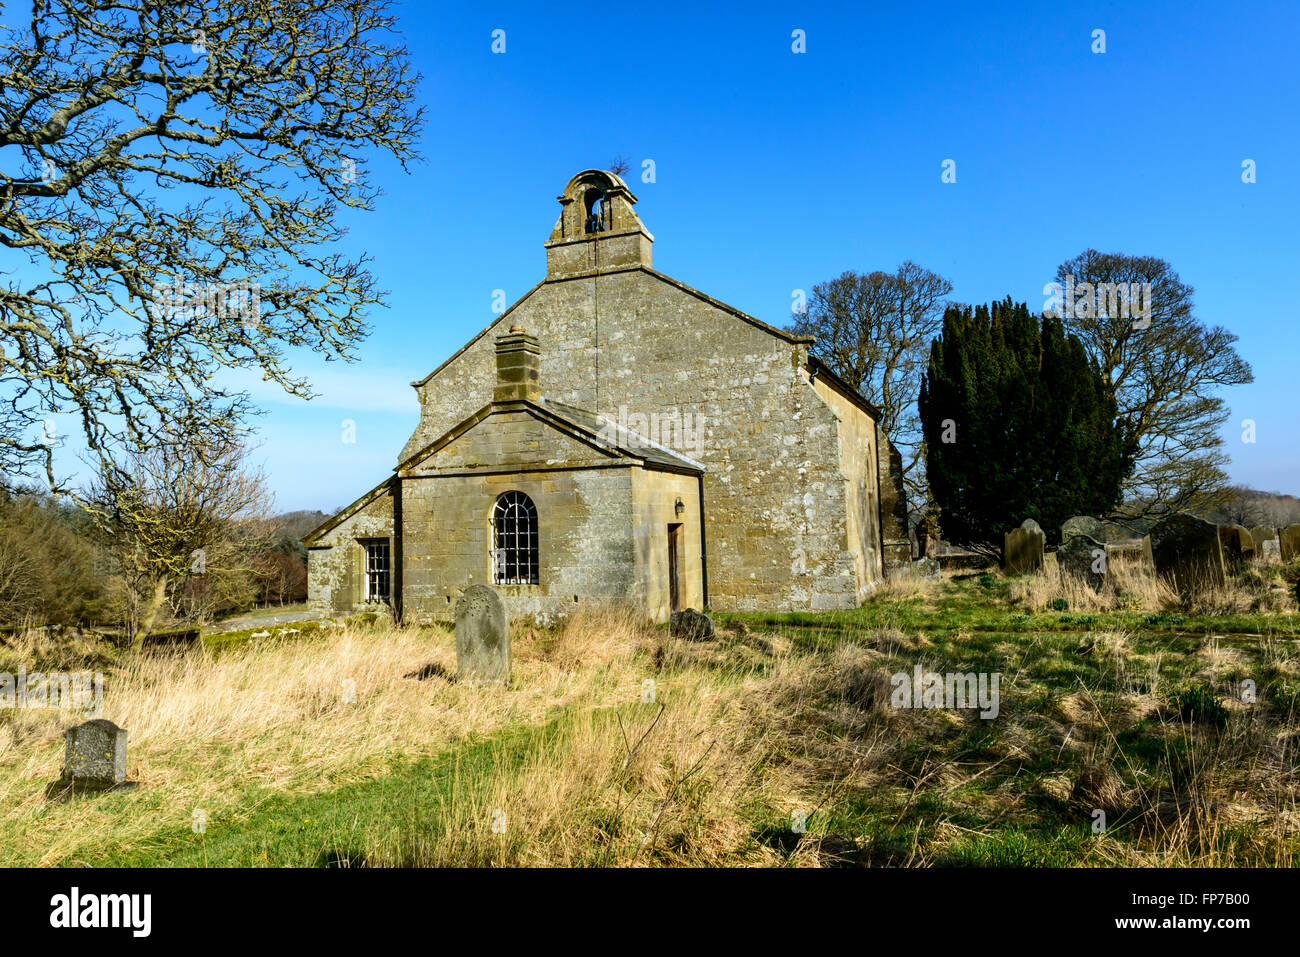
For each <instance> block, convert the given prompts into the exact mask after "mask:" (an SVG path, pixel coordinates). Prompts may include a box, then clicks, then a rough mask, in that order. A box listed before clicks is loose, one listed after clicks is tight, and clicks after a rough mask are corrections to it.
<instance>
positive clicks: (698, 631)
mask: <svg viewBox="0 0 1300 957" xmlns="http://www.w3.org/2000/svg"><path fill="white" fill-rule="evenodd" d="M668 632H669V634H671V635H672V636H673V637H674V638H685V639H687V640H688V641H707V640H708V639H710V638H712V637H713V619H712V618H711V617H710V616H708V615H706V614H705V613H704V612H699V611H696V610H695V609H694V608H687V609H686V610H685V611H675V612H673V613H672V617H671V618H669V619H668Z"/></svg>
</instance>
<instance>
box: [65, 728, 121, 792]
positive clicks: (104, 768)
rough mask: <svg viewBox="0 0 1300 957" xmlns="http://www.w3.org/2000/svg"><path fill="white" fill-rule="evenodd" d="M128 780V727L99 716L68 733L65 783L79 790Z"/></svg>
mask: <svg viewBox="0 0 1300 957" xmlns="http://www.w3.org/2000/svg"><path fill="white" fill-rule="evenodd" d="M125 780H126V729H125V728H119V727H118V726H117V725H115V724H114V723H113V722H112V721H109V720H107V719H106V718H96V719H95V720H94V721H87V722H86V723H85V724H79V725H77V726H76V727H75V728H69V729H68V730H67V732H66V734H65V735H64V755H63V782H64V783H65V784H70V785H72V786H73V787H74V788H75V789H77V790H82V789H86V790H92V791H93V790H106V789H108V788H111V787H116V786H117V785H119V784H121V783H122V782H123V781H125Z"/></svg>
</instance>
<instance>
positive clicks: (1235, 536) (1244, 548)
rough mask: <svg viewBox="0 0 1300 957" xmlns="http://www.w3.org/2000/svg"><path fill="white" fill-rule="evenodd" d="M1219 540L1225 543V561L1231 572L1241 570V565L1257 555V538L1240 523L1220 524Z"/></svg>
mask: <svg viewBox="0 0 1300 957" xmlns="http://www.w3.org/2000/svg"><path fill="white" fill-rule="evenodd" d="M1219 541H1220V542H1221V543H1222V544H1223V562H1224V564H1225V565H1226V566H1227V569H1228V571H1229V572H1232V573H1234V574H1235V573H1237V572H1239V571H1241V566H1242V565H1243V564H1244V563H1246V562H1248V561H1251V560H1252V559H1253V558H1254V557H1255V540H1254V539H1253V538H1251V537H1250V532H1249V531H1247V530H1246V529H1245V528H1242V527H1241V526H1240V525H1220V526H1219Z"/></svg>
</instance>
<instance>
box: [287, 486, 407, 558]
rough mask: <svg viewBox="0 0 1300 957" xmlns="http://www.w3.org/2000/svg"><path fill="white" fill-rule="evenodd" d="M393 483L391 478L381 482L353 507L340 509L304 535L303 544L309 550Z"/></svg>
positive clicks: (348, 506) (352, 505) (353, 504)
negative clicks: (318, 540)
mask: <svg viewBox="0 0 1300 957" xmlns="http://www.w3.org/2000/svg"><path fill="white" fill-rule="evenodd" d="M391 482H392V478H391V477H390V478H386V479H384V480H383V481H382V482H380V483H379V484H378V485H376V486H375V487H374V488H372V489H371V490H370V491H369V492H366V494H364V495H362V496H361V497H360V498H359V499H357V500H356V501H355V502H353V503H352V504H351V505H347V506H344V507H343V508H341V509H339V510H338V511H337V512H335V513H334V514H333V515H331V516H330V517H329V518H327V519H325V521H323V522H321V523H320V524H319V525H317V526H316V527H315V528H313V529H312V530H311V531H310V532H308V533H307V534H306V535H304V536H303V537H302V543H303V544H304V545H306V546H307V547H308V548H310V547H311V546H312V544H313V543H314V542H315V541H316V539H318V538H320V537H321V536H322V535H324V534H325V533H326V532H328V531H330V530H331V529H334V528H337V527H338V526H339V525H341V524H342V523H343V522H345V521H347V520H348V519H349V518H351V517H352V516H353V515H355V514H356V513H357V512H359V511H361V509H363V508H365V507H366V506H367V505H369V504H370V503H371V502H373V501H374V500H375V499H377V498H378V497H379V495H380V493H381V492H386V491H388V486H389V483H391Z"/></svg>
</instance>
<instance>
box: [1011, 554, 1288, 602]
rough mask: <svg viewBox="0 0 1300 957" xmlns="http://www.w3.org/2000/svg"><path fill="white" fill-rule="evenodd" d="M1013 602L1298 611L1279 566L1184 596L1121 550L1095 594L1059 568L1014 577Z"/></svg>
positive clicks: (1249, 569) (1249, 570) (1253, 568)
mask: <svg viewBox="0 0 1300 957" xmlns="http://www.w3.org/2000/svg"><path fill="white" fill-rule="evenodd" d="M1010 594H1011V598H1012V600H1013V601H1015V602H1016V603H1017V604H1019V605H1020V606H1021V607H1023V608H1025V609H1026V610H1028V611H1035V612H1039V611H1045V610H1047V609H1048V608H1050V607H1052V603H1053V602H1055V601H1057V600H1059V599H1064V600H1065V602H1066V605H1067V607H1068V608H1069V609H1070V610H1071V611H1110V610H1114V609H1131V610H1135V611H1148V612H1162V611H1173V610H1177V611H1184V612H1191V613H1193V614H1204V615H1227V614H1234V613H1246V612H1287V611H1292V612H1293V611H1295V610H1296V604H1295V601H1294V599H1293V598H1292V596H1290V595H1289V594H1288V592H1287V588H1286V584H1285V581H1284V580H1283V578H1282V577H1281V575H1280V574H1279V570H1278V566H1276V565H1274V566H1271V567H1270V566H1260V565H1248V566H1246V567H1245V568H1244V569H1243V570H1242V571H1241V572H1240V573H1239V574H1237V575H1233V576H1230V577H1229V579H1228V580H1227V581H1226V582H1225V583H1224V584H1222V585H1215V584H1206V585H1203V586H1201V587H1199V588H1196V589H1195V590H1194V591H1193V592H1192V593H1191V594H1189V595H1186V596H1181V597H1180V596H1179V595H1178V594H1177V593H1176V592H1175V591H1174V590H1173V588H1172V587H1171V586H1170V584H1169V582H1168V581H1167V580H1166V579H1164V578H1162V577H1160V576H1158V575H1156V574H1155V571H1154V570H1153V569H1152V568H1151V567H1150V565H1148V564H1147V563H1146V562H1145V561H1144V560H1143V558H1142V555H1141V553H1140V552H1137V551H1134V550H1131V549H1128V550H1115V551H1112V552H1111V555H1110V582H1109V584H1108V587H1106V588H1103V589H1102V590H1101V591H1100V592H1094V591H1093V590H1092V589H1091V588H1090V587H1089V586H1088V585H1087V584H1086V583H1085V582H1083V581H1082V580H1080V579H1078V578H1073V577H1070V576H1062V575H1061V574H1059V572H1058V571H1057V570H1056V569H1055V568H1044V569H1042V570H1040V571H1038V572H1036V573H1033V574H1029V575H1021V576H1017V577H1015V578H1013V579H1012V580H1011V584H1010Z"/></svg>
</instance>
